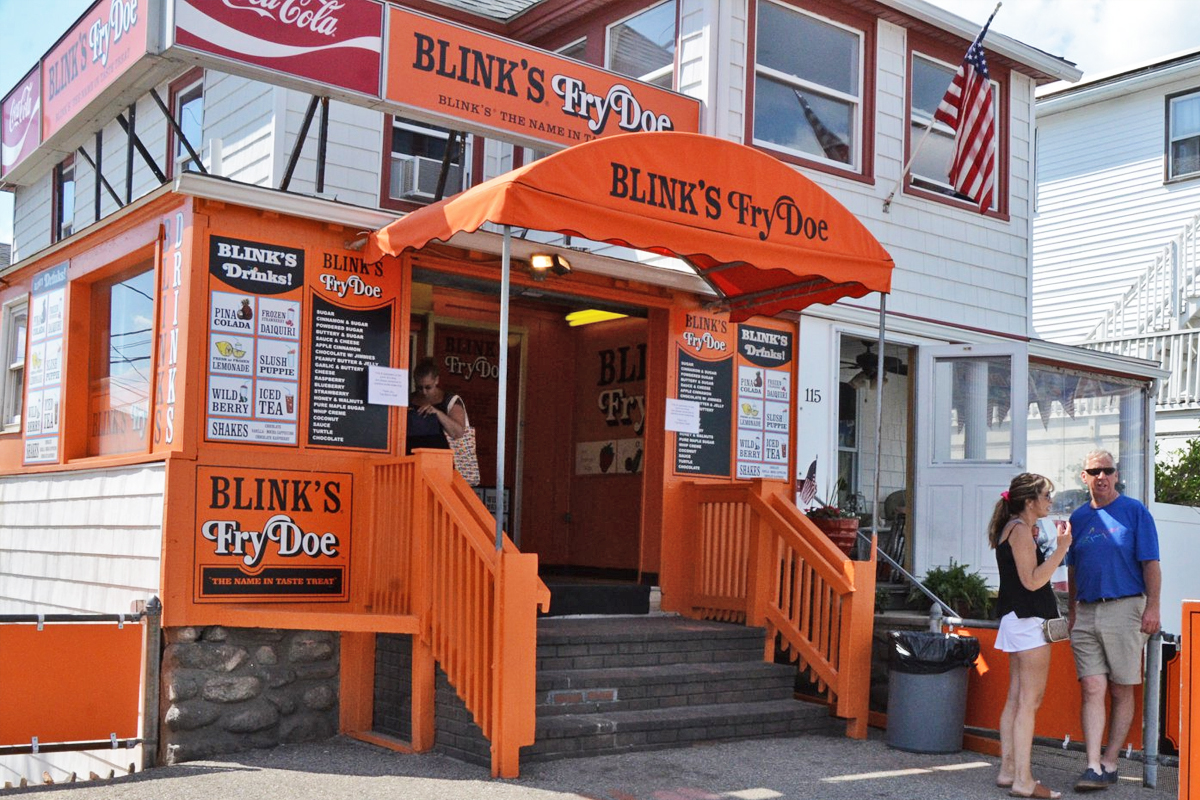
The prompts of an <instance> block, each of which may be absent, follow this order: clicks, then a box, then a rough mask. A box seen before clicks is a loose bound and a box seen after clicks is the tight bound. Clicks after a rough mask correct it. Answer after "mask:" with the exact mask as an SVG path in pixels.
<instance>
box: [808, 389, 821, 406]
mask: <svg viewBox="0 0 1200 800" xmlns="http://www.w3.org/2000/svg"><path fill="white" fill-rule="evenodd" d="M804 402H806V403H819V402H821V390H820V389H805V390H804Z"/></svg>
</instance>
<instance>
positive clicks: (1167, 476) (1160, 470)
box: [1154, 439, 1200, 506]
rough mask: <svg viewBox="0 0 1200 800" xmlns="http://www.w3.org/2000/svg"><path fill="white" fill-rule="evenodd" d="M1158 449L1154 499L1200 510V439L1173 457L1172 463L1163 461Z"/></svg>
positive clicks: (1189, 442)
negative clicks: (1195, 507)
mask: <svg viewBox="0 0 1200 800" xmlns="http://www.w3.org/2000/svg"><path fill="white" fill-rule="evenodd" d="M1160 457H1161V454H1160V453H1159V452H1158V444H1157V443H1156V444H1155V445H1154V499H1156V500H1157V501H1158V502H1160V503H1174V504H1176V505H1180V506H1200V439H1188V441H1187V444H1186V445H1184V447H1183V448H1182V449H1180V450H1177V451H1176V452H1174V453H1172V454H1171V460H1170V461H1166V462H1164V461H1162V460H1160Z"/></svg>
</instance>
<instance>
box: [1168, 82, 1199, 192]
mask: <svg viewBox="0 0 1200 800" xmlns="http://www.w3.org/2000/svg"><path fill="white" fill-rule="evenodd" d="M1167 120H1168V122H1167V180H1173V179H1175V178H1190V177H1193V176H1195V175H1197V174H1200V92H1192V93H1191V94H1183V95H1178V96H1176V97H1168V98H1167Z"/></svg>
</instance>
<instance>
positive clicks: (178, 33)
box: [175, 0, 383, 97]
mask: <svg viewBox="0 0 1200 800" xmlns="http://www.w3.org/2000/svg"><path fill="white" fill-rule="evenodd" d="M175 43H176V44H177V45H179V46H181V47H186V48H188V49H190V50H197V51H200V52H203V53H210V54H212V55H215V56H220V57H222V58H226V59H232V60H234V61H238V62H241V63H243V64H248V65H250V66H254V67H261V68H263V69H267V70H270V71H272V72H275V73H284V74H287V75H294V76H296V77H299V78H303V79H306V80H308V81H312V82H315V83H317V84H320V85H323V86H324V85H329V86H338V87H341V88H343V89H349V90H351V91H354V92H358V93H361V94H367V95H371V96H372V97H375V96H378V94H379V70H380V61H381V53H382V50H383V8H382V6H381V5H380V4H379V3H377V2H372V0H176V3H175Z"/></svg>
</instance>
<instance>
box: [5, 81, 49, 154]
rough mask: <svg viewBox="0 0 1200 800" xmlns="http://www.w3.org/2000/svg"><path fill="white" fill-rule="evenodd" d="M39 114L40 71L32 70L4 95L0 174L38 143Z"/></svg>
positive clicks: (40, 108) (40, 101)
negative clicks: (6, 95)
mask: <svg viewBox="0 0 1200 800" xmlns="http://www.w3.org/2000/svg"><path fill="white" fill-rule="evenodd" d="M41 116H42V84H41V80H40V73H39V72H38V71H37V70H36V69H34V70H33V71H32V72H30V73H29V74H28V75H26V76H25V79H24V80H23V81H21V82H20V83H19V84H17V88H15V89H13V90H12V91H11V92H9V95H8V97H6V98H4V105H3V109H2V111H0V120H2V124H3V126H4V129H3V131H0V142H2V145H0V146H2V148H3V155H0V175H7V174H8V172H9V171H10V170H11V169H12V168H13V167H15V166H16V165H17V164H19V163H21V162H22V161H24V160H25V157H26V156H28V155H29V154H30V153H32V152H33V151H34V150H35V149H36V148H37V146H38V145H39V144H40V143H41V141H42V140H41V137H40V136H39V135H38V133H39V130H40V127H39V123H40V121H41Z"/></svg>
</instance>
